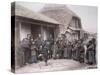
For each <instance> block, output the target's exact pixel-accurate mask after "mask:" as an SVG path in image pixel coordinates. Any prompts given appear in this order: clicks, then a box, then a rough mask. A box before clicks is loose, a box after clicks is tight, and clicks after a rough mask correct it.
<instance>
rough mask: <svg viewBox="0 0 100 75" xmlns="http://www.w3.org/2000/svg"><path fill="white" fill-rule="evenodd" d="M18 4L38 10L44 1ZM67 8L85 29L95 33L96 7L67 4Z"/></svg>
mask: <svg viewBox="0 0 100 75" xmlns="http://www.w3.org/2000/svg"><path fill="white" fill-rule="evenodd" d="M18 4H20V5H22V6H24V7H27V8H29V9H31V10H33V11H36V12H37V11H39V10H41V9H42V8H43V7H44V5H45V4H44V3H32V2H31V3H30V2H29V3H28V2H18ZM67 6H68V7H69V9H71V10H72V11H73V12H75V13H76V14H77V15H78V16H79V17H80V18H81V22H82V27H83V29H84V30H85V31H88V32H92V33H97V16H98V15H97V7H94V6H79V5H67Z"/></svg>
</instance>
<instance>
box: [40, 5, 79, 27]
mask: <svg viewBox="0 0 100 75" xmlns="http://www.w3.org/2000/svg"><path fill="white" fill-rule="evenodd" d="M40 12H41V13H42V14H45V15H46V16H48V17H50V18H53V19H55V20H56V21H58V22H59V23H61V24H62V25H69V23H70V21H71V20H72V17H76V18H78V19H80V18H79V17H78V16H77V15H76V14H75V13H74V12H73V11H71V10H70V9H69V8H68V7H67V6H66V5H63V4H59V5H58V4H46V5H45V6H44V8H43V9H42V10H41V11H40Z"/></svg>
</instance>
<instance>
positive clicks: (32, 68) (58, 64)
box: [16, 59, 89, 73]
mask: <svg viewBox="0 0 100 75" xmlns="http://www.w3.org/2000/svg"><path fill="white" fill-rule="evenodd" d="M87 67H89V66H88V65H86V64H82V63H79V62H77V61H74V60H70V59H56V60H53V59H51V60H49V61H48V66H45V63H44V62H43V61H42V62H38V63H33V64H28V65H26V66H24V67H22V68H20V69H17V70H16V73H29V72H46V71H65V70H77V69H87Z"/></svg>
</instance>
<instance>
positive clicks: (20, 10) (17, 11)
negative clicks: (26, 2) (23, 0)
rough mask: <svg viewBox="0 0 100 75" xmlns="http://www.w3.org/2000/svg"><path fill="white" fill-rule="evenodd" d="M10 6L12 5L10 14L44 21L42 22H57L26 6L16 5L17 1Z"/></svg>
mask: <svg viewBox="0 0 100 75" xmlns="http://www.w3.org/2000/svg"><path fill="white" fill-rule="evenodd" d="M11 7H12V9H11V15H16V16H22V17H26V18H31V19H34V20H40V21H44V22H49V23H54V24H59V23H58V22H57V21H55V20H54V19H51V18H49V17H47V16H45V15H43V14H41V13H38V12H33V11H31V10H29V9H28V8H25V7H23V6H21V5H18V4H17V3H15V4H12V6H11Z"/></svg>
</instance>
